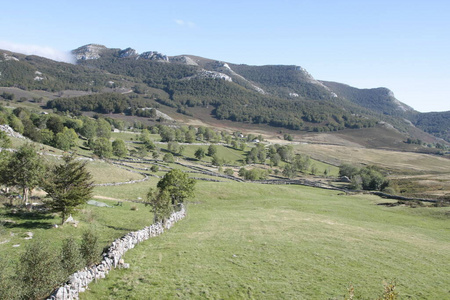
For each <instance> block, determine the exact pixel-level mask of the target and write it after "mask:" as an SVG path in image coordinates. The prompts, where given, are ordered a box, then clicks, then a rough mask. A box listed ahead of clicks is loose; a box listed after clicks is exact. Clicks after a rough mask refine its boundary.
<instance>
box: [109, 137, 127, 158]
mask: <svg viewBox="0 0 450 300" xmlns="http://www.w3.org/2000/svg"><path fill="white" fill-rule="evenodd" d="M112 152H113V154H114V155H115V156H117V157H124V156H126V155H127V154H128V149H127V146H126V145H125V142H124V141H123V140H122V139H116V140H114V142H112Z"/></svg>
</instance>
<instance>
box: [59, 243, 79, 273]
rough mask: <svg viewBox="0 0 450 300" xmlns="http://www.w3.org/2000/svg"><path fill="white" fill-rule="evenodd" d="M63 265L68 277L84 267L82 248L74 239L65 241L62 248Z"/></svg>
mask: <svg viewBox="0 0 450 300" xmlns="http://www.w3.org/2000/svg"><path fill="white" fill-rule="evenodd" d="M61 265H62V267H63V269H64V271H65V273H66V274H67V275H70V274H72V273H74V272H76V271H77V270H79V269H80V268H81V267H82V266H83V257H82V256H81V252H80V247H79V246H78V244H77V242H76V241H75V240H74V238H72V237H69V238H67V239H65V240H63V243H62V248H61Z"/></svg>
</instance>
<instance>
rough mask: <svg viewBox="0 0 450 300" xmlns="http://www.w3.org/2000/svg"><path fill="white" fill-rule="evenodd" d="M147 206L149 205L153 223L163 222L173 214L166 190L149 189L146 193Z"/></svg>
mask: <svg viewBox="0 0 450 300" xmlns="http://www.w3.org/2000/svg"><path fill="white" fill-rule="evenodd" d="M147 205H150V207H151V212H153V214H154V219H153V221H154V222H164V221H165V220H166V219H167V218H168V217H169V216H170V214H171V213H172V212H173V206H172V201H171V199H170V194H169V191H167V190H166V191H161V190H160V189H153V188H150V190H149V191H148V193H147Z"/></svg>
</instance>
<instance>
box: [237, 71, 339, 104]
mask: <svg viewBox="0 0 450 300" xmlns="http://www.w3.org/2000/svg"><path fill="white" fill-rule="evenodd" d="M231 68H232V69H233V70H234V71H235V72H237V73H238V74H240V75H242V76H244V77H245V78H246V79H248V80H251V81H253V82H256V83H257V84H258V85H259V86H261V87H262V88H263V89H264V90H265V91H266V92H269V93H271V94H275V95H278V96H279V97H284V98H288V97H290V96H289V93H290V92H295V93H297V94H299V96H300V97H302V98H305V99H329V98H331V95H330V93H329V92H328V91H327V90H326V89H325V88H324V87H322V86H320V85H317V84H314V83H311V80H310V78H309V77H308V75H307V74H306V73H305V72H304V71H303V70H301V69H300V68H299V67H297V66H281V65H278V66H275V65H268V66H248V65H231Z"/></svg>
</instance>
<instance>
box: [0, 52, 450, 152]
mask: <svg viewBox="0 0 450 300" xmlns="http://www.w3.org/2000/svg"><path fill="white" fill-rule="evenodd" d="M0 51H1V50H0ZM1 53H2V59H1V62H0V72H1V74H2V75H1V76H0V87H9V88H11V87H16V88H20V89H22V90H28V91H36V90H41V91H46V92H50V93H57V95H56V96H52V97H46V98H45V97H44V99H43V100H42V101H44V102H45V101H46V100H52V99H55V100H54V101H53V102H52V103H51V104H50V105H49V106H48V108H55V109H58V110H60V111H69V112H72V113H75V114H79V113H87V112H90V111H94V112H97V113H111V112H115V113H125V114H128V115H139V110H140V109H146V108H149V107H152V106H159V105H164V106H165V107H167V108H168V111H169V112H170V114H172V117H175V118H183V117H182V116H180V117H177V116H179V114H182V115H185V116H187V117H193V116H195V117H196V118H199V119H200V121H205V120H207V119H208V118H209V114H211V115H212V116H213V117H214V118H215V119H216V120H218V121H219V123H220V121H221V120H230V121H232V122H237V124H236V126H246V124H255V125H258V126H259V125H269V126H270V127H273V129H272V130H274V131H275V130H278V129H277V128H279V129H284V130H295V131H303V132H334V131H342V130H344V129H363V128H371V127H374V126H375V125H376V124H377V123H378V122H382V123H387V124H391V125H392V126H394V128H396V129H397V130H398V131H400V132H401V133H402V134H403V135H404V140H406V139H407V138H413V139H416V140H417V139H419V140H422V141H425V142H427V143H431V144H435V143H438V142H439V140H436V139H434V138H432V137H431V136H430V135H428V134H427V133H430V134H434V135H437V136H438V137H442V136H444V137H445V133H443V131H442V130H443V129H442V128H437V127H436V126H437V125H433V124H435V123H436V122H431V121H430V120H431V119H430V117H427V120H428V121H427V122H426V123H427V127H426V132H427V133H424V132H423V131H422V130H420V129H417V128H415V127H414V125H415V124H423V123H424V121H421V122H419V121H417V122H419V123H416V121H415V120H419V119H420V114H419V113H417V112H415V111H414V110H413V109H412V108H410V107H408V106H407V105H405V104H403V103H401V102H399V101H398V100H397V99H395V97H394V96H393V94H392V92H391V91H389V90H388V89H385V88H376V89H365V90H361V89H356V88H352V87H350V86H347V85H344V84H340V83H334V82H327V81H318V80H316V79H314V78H313V76H312V75H311V74H309V73H308V72H307V71H306V70H305V69H303V68H302V67H300V66H281V65H276V66H249V65H236V64H232V63H227V62H221V61H216V60H213V59H206V58H201V57H197V56H192V55H179V56H172V57H169V56H167V55H164V54H162V53H159V52H157V51H147V52H144V53H141V54H139V53H137V51H135V50H134V49H132V48H127V49H123V50H122V49H111V48H107V47H105V46H103V45H96V44H89V45H85V46H82V47H80V48H78V49H75V50H73V54H74V56H75V58H76V59H77V64H76V65H72V64H67V63H60V62H54V61H51V60H48V59H45V58H40V57H37V56H25V55H22V54H17V53H11V52H9V51H1ZM68 90H71V91H81V92H84V93H88V95H86V94H84V95H85V96H84V98H81V99H80V98H74V99H71V97H70V96H71V95H74V94H73V93H68V92H67V91H68ZM96 93H100V95H99V96H94V95H89V94H96ZM110 93H120V94H124V93H126V96H124V97H125V98H124V97H122V98H123V100H122V102H123V103H126V107H123V106H122V107H121V108H118V107H117V106H116V107H115V108H114V109H113V110H110V109H108V108H107V107H111V104H107V103H104V104H105V105H103V104H101V103H100V104H101V105H103V106H102V107H103V108H99V106H98V105H97V106H95V107H93V108H91V107H92V105H81V104H80V103H79V101H85V102H86V101H87V102H90V101H93V100H92V99H90V97H95V98H96V99H99V98H102V99H105V101H107V102H108V101H109V102H111V100H112V99H116V98H117V97H115V96H114V97H113V96H112V94H110ZM75 95H76V94H75ZM110 95H111V97H112V98H111V99H110V100H107V98H108V97H109V96H110ZM0 96H3V98H4V99H8V98H10V97H11V95H10V93H8V92H7V91H5V90H3V94H2V93H0ZM18 98H19V97H18ZM20 98H22V97H20ZM25 98H26V97H25ZM25 98H24V99H25ZM57 98H59V99H57ZM69 99H70V100H69ZM95 101H98V100H95ZM129 107H131V108H132V109H131V110H129V109H128V108H129ZM208 107H212V109H211V110H209V113H208V115H202V114H198V112H199V111H202V109H203V108H208ZM126 109H128V110H127V111H125V110H126ZM398 117H401V118H398ZM440 118H442V117H440ZM444 118H446V115H444ZM411 121H412V123H411ZM440 124H442V122H440ZM418 126H419V125H418ZM419 128H421V129H423V128H422V127H420V126H419Z"/></svg>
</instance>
